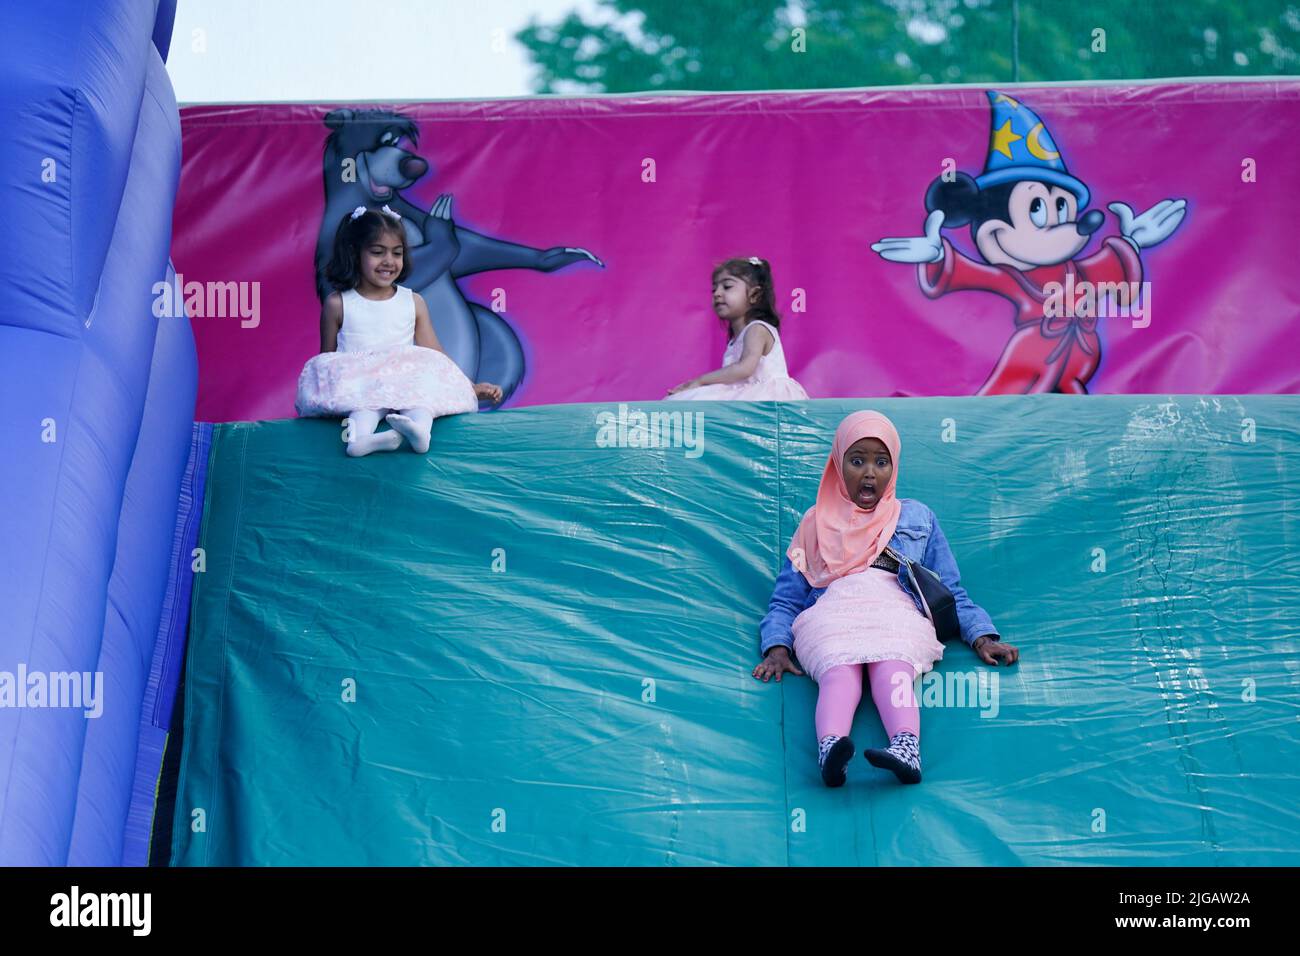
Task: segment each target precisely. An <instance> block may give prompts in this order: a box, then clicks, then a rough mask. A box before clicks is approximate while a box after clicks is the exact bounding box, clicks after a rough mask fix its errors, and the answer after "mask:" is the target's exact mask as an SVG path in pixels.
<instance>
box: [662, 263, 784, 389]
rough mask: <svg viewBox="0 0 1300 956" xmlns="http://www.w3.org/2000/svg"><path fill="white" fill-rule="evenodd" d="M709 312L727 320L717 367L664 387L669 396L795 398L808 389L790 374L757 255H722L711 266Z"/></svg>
mask: <svg viewBox="0 0 1300 956" xmlns="http://www.w3.org/2000/svg"><path fill="white" fill-rule="evenodd" d="M713 311H714V313H716V314H717V316H718V318H719V319H721V320H722V321H723V322H725V323H726V325H727V332H728V335H727V342H728V344H727V350H726V351H725V352H724V353H723V354H722V368H720V369H718V370H716V371H713V372H709V373H707V374H705V375H701V376H700V377H699V378H693V379H691V380H690V381H689V382H683V383H682V384H680V385H678V386H677V387H676V388H670V389H669V390H668V397H669V398H670V399H699V400H704V401H718V400H727V399H732V400H736V401H750V402H761V401H773V400H775V401H795V400H799V399H805V398H807V397H808V393H807V392H805V391H804V390H803V386H802V385H800V384H799V383H798V382H796V381H795V380H794V379H792V378H791V377H790V373H789V372H788V371H787V370H786V367H785V351H784V350H783V349H782V348H781V339H780V337H779V336H778V335H777V334H776V328H777V326H778V325H780V324H781V320H780V318H779V317H778V316H777V314H776V297H775V294H774V293H773V291H772V269H771V267H770V266H769V265H768V264H767V262H766V261H765V260H763V259H759V258H758V257H757V256H751V257H750V258H749V259H728V260H727V261H726V262H724V263H722V264H721V265H720V266H718V267H717V268H716V269H714V270H713Z"/></svg>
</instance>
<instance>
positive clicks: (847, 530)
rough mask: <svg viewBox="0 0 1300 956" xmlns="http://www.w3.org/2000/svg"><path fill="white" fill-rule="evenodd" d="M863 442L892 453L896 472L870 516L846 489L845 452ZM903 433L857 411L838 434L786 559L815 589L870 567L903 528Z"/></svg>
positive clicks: (883, 420)
mask: <svg viewBox="0 0 1300 956" xmlns="http://www.w3.org/2000/svg"><path fill="white" fill-rule="evenodd" d="M863 438H878V439H880V440H881V441H882V442H884V443H885V447H886V448H888V449H889V455H890V457H891V458H892V459H893V461H894V472H893V474H892V475H890V476H889V483H888V484H887V485H886V486H885V489H884V491H882V492H881V493H880V499H879V500H878V501H877V502H876V506H875V507H874V508H872V509H871V510H870V511H866V510H864V509H862V508H861V507H859V506H858V505H857V504H856V503H855V502H854V501H853V500H852V499H850V498H849V496H848V494H847V493H846V492H845V490H844V453H845V452H846V451H848V450H849V449H850V448H851V447H852V446H853V443H854V442H856V441H859V440H860V439H863ZM898 446H899V441H898V432H897V431H896V430H895V429H894V423H893V422H891V421H890V420H889V419H888V418H886V417H885V416H884V415H882V414H880V413H879V412H872V411H863V412H854V413H853V414H852V415H850V416H849V417H848V418H846V419H844V421H842V422H840V427H839V428H837V429H835V441H834V443H833V444H832V445H831V454H830V459H829V460H828V461H827V462H826V470H825V471H823V472H822V481H821V484H820V485H819V486H818V488H817V503H816V504H815V505H813V506H812V507H811V508H809V509H808V511H807V512H806V513H805V514H804V516H803V520H802V521H801V522H799V530H797V531H796V532H795V533H794V538H793V540H791V542H790V547H789V549H787V551H786V552H785V553H786V556H787V557H788V558H789V559H790V563H791V564H792V565H794V566H795V567H796V568H798V569H799V571H801V572H802V573H803V576H804V577H805V578H807V579H808V583H809V584H811V585H812V586H813V587H815V588H824V587H826V586H827V585H828V584H830V583H831V582H832V581H834V580H835V579H836V578H842V577H844V576H845V575H846V574H854V573H855V572H858V571H861V570H863V569H865V568H867V567H869V566H870V565H871V562H872V561H874V560H876V557H877V556H878V555H879V554H880V553H881V552H882V551H884V550H885V547H886V545H888V544H889V539H890V538H892V537H893V536H894V528H895V527H896V526H897V525H898V514H899V512H900V511H901V510H902V506H901V505H900V504H899V503H898V498H896V497H895V496H894V488H895V486H896V485H897V484H898V450H899V449H898Z"/></svg>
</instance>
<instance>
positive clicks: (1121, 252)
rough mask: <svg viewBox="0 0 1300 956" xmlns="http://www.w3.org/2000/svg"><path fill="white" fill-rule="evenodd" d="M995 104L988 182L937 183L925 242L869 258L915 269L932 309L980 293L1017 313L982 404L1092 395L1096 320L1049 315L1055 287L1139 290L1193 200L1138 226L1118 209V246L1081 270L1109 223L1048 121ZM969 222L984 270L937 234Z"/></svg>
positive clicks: (1077, 313) (1084, 312) (1109, 245)
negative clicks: (1009, 397)
mask: <svg viewBox="0 0 1300 956" xmlns="http://www.w3.org/2000/svg"><path fill="white" fill-rule="evenodd" d="M987 96H988V98H989V102H990V106H991V109H992V126H991V130H990V133H991V135H990V138H989V152H988V159H987V160H986V162H985V165H984V172H983V173H981V174H980V175H979V176H976V177H971V176H970V175H968V174H966V173H962V172H958V173H956V175H955V176H953V175H952V174H949V175H948V176H946V177H945V176H939V177H938V178H937V179H935V181H934V182H932V183H931V184H930V187H929V188H928V189H927V190H926V193H925V208H926V211H927V212H928V213H929V215H928V216H927V217H926V220H925V235H924V236H919V237H915V238H888V239H882V240H880V241H879V242H876V243H873V244H872V246H871V248H872V250H873V251H874V252H876V253H878V254H879V255H880V256H881V258H883V259H887V260H889V261H891V262H907V263H916V264H917V278H918V280H919V282H920V285H921V291H922V292H923V293H925V295H926V296H927V297H929V298H931V299H937V298H938V297H939V296H941V295H944V294H946V293H948V292H960V291H963V290H979V291H983V292H992V293H995V294H997V295H1000V296H1002V297H1003V298H1005V299H1007V300H1009V301H1010V302H1011V303H1012V304H1013V305H1014V306H1015V307H1016V316H1015V321H1016V330H1015V332H1014V333H1013V334H1012V336H1011V338H1010V340H1009V341H1008V342H1007V344H1006V346H1005V347H1004V348H1003V350H1002V355H1001V356H1000V357H999V358H998V361H997V364H996V365H995V366H994V368H993V371H992V372H990V373H989V376H988V378H987V379H986V380H985V382H984V384H983V385H982V386H981V387H980V389H979V391H978V392H977V393H976V394H978V395H1001V394H1028V393H1037V392H1067V393H1074V394H1081V395H1082V394H1087V391H1088V389H1087V385H1088V381H1089V379H1091V378H1092V376H1093V373H1094V372H1096V371H1097V366H1098V364H1099V363H1100V361H1101V340H1100V339H1099V337H1098V335H1097V315H1096V311H1097V310H1096V308H1095V307H1088V308H1080V309H1073V308H1072V309H1067V310H1064V311H1065V312H1066V314H1059V313H1060V312H1061V311H1062V310H1060V309H1057V308H1051V307H1048V302H1049V299H1050V298H1051V297H1052V295H1053V291H1052V285H1053V283H1057V285H1056V286H1055V289H1056V290H1059V289H1061V288H1063V287H1064V288H1085V287H1086V288H1089V289H1098V288H1099V287H1100V288H1107V287H1109V286H1110V284H1111V283H1124V284H1125V285H1126V288H1127V289H1136V288H1138V285H1137V283H1140V282H1141V281H1142V260H1141V258H1140V253H1141V251H1142V250H1143V249H1149V248H1150V247H1152V246H1154V245H1157V244H1158V243H1161V242H1163V241H1164V240H1165V239H1168V238H1169V236H1171V235H1172V234H1173V232H1174V230H1175V229H1177V228H1178V225H1179V223H1181V222H1182V220H1183V217H1184V216H1185V215H1186V214H1187V200H1185V199H1178V200H1173V199H1165V200H1163V201H1162V202H1159V203H1157V204H1156V205H1154V206H1152V207H1151V208H1150V209H1148V210H1147V211H1146V212H1144V213H1141V214H1140V215H1134V213H1133V210H1132V209H1131V208H1130V207H1129V206H1127V205H1125V204H1124V203H1121V202H1114V203H1111V204H1110V205H1109V206H1108V207H1107V208H1108V209H1110V210H1111V212H1113V213H1114V214H1115V216H1116V218H1117V219H1118V220H1119V230H1120V236H1119V237H1114V236H1112V237H1109V238H1107V239H1104V240H1102V244H1101V248H1100V249H1098V250H1097V251H1096V252H1094V253H1093V254H1092V255H1090V256H1087V257H1086V258H1082V259H1076V258H1075V256H1077V255H1078V254H1079V253H1080V252H1081V251H1083V248H1084V247H1085V246H1086V245H1087V244H1088V241H1089V239H1090V238H1091V237H1092V234H1093V233H1095V232H1096V231H1097V230H1098V229H1099V228H1100V227H1101V224H1102V221H1103V220H1104V218H1105V214H1104V213H1102V212H1101V211H1100V210H1097V209H1092V210H1089V211H1087V212H1083V210H1084V209H1086V208H1087V206H1088V198H1089V191H1088V187H1087V186H1086V185H1085V184H1084V183H1083V182H1082V181H1080V180H1079V179H1077V178H1075V177H1074V176H1072V175H1070V173H1069V172H1068V171H1067V170H1066V168H1065V163H1064V162H1063V161H1062V159H1061V153H1060V151H1059V150H1058V149H1057V148H1056V145H1055V143H1054V142H1053V141H1052V138H1051V135H1050V134H1049V133H1048V132H1047V129H1046V127H1045V126H1044V125H1043V122H1042V120H1040V119H1039V118H1038V116H1037V115H1035V114H1034V112H1033V111H1032V110H1030V109H1029V108H1028V107H1026V106H1025V105H1024V104H1022V103H1019V102H1017V101H1016V100H1014V99H1012V98H1011V97H1010V96H1007V95H1006V94H1004V93H998V92H996V91H988V92H987ZM967 223H969V224H970V231H971V239H972V240H973V241H974V243H975V247H976V249H978V250H979V254H980V256H981V257H982V259H983V261H977V260H975V259H972V258H970V257H968V256H966V255H964V254H963V253H961V252H959V251H957V250H956V249H954V248H953V246H952V243H950V242H949V241H948V240H947V239H945V238H943V237H941V236H940V235H939V230H940V229H941V228H943V227H945V226H946V227H948V228H957V227H960V226H964V225H966V224H967ZM1067 277H1068V278H1067ZM1103 284H1106V285H1103ZM1045 287H1046V288H1045ZM1112 288H1113V287H1112ZM1094 301H1095V300H1094ZM1058 302H1059V300H1058Z"/></svg>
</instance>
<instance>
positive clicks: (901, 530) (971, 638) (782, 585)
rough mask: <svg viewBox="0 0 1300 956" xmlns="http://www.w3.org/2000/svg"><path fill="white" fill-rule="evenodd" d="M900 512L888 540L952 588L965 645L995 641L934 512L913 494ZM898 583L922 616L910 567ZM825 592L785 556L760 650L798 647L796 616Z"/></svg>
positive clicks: (900, 574)
mask: <svg viewBox="0 0 1300 956" xmlns="http://www.w3.org/2000/svg"><path fill="white" fill-rule="evenodd" d="M899 504H900V505H901V506H902V510H901V511H900V512H899V515H898V525H897V527H896V528H895V529H894V536H893V537H892V538H890V539H889V544H890V547H892V548H893V549H894V550H895V551H897V552H899V553H900V554H902V555H903V556H904V557H906V558H911V559H912V560H913V561H919V562H920V563H921V564H923V565H925V566H926V567H927V568H929V569H930V570H932V571H934V572H935V573H936V574H938V575H939V577H940V578H942V579H943V583H944V585H945V586H946V587H947V588H948V590H949V591H951V592H952V595H953V597H954V598H955V599H956V601H957V620H958V622H959V623H960V624H961V639H962V640H963V641H965V642H966V643H967V644H974V643H975V639H976V638H978V637H987V638H989V639H990V640H997V639H998V634H997V631H996V630H995V629H994V627H993V620H992V619H991V618H990V617H989V616H988V613H987V612H986V611H985V610H984V609H983V608H982V607H980V606H979V605H978V604H976V603H975V602H974V601H972V600H971V599H970V595H968V594H967V593H966V589H965V588H963V587H962V586H961V579H960V576H959V574H958V571H957V560H956V558H954V557H953V556H952V549H951V548H949V547H948V539H947V538H945V537H944V535H943V531H942V530H941V529H940V528H939V521H938V519H937V518H936V517H935V516H934V512H933V511H931V510H930V509H929V508H928V507H926V506H925V505H924V504H922V503H921V502H919V501H917V500H916V499H914V498H900V499H899ZM898 586H899V587H901V588H902V589H903V590H904V591H906V592H907V594H908V595H909V596H910V597H911V598H912V603H914V604H915V605H916V611H917V613H918V614H924V613H925V611H924V609H923V606H922V604H921V599H920V597H919V596H918V595H917V594H916V593H915V592H914V591H913V590H912V586H911V582H910V581H909V580H908V574H907V566H906V565H900V567H899V569H898ZM824 593H826V588H815V587H813V586H812V585H810V584H809V583H808V579H807V578H805V577H804V576H803V574H801V573H800V572H799V571H798V570H797V569H796V568H795V567H794V565H792V564H791V563H790V559H789V558H786V559H785V560H784V562H783V563H782V564H781V573H780V574H779V575H777V578H776V587H775V588H774V589H773V591H772V600H771V602H770V603H769V604H768V608H767V615H766V616H765V617H764V618H763V623H762V624H760V625H759V633H760V634H761V635H762V638H763V642H762V646H761V648H760V649H759V653H760V654H763V655H766V654H767V652H768V651H769V650H770V649H771V648H773V647H775V646H776V645H777V644H783V645H785V646H786V647H788V648H790V649H791V650H793V649H794V638H793V637H792V636H791V633H790V627H791V625H792V624H793V623H794V619H795V618H796V617H798V616H799V614H800V613H801V612H803V611H804V610H806V609H807V608H810V607H812V606H813V605H814V604H815V603H816V602H817V599H818V598H819V597H821V596H822V595H823V594H824Z"/></svg>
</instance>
